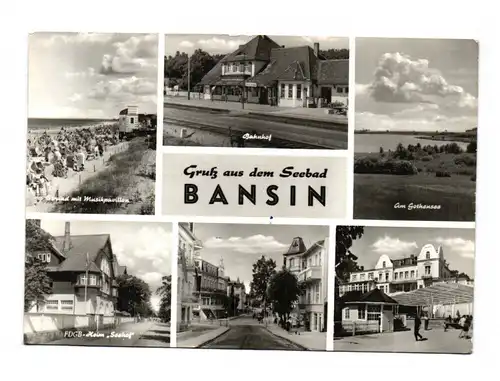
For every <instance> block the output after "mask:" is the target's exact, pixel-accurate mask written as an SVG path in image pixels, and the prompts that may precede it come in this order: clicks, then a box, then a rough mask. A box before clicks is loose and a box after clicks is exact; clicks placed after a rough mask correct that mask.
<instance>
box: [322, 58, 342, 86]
mask: <svg viewBox="0 0 500 381" xmlns="http://www.w3.org/2000/svg"><path fill="white" fill-rule="evenodd" d="M318 66H319V68H318V85H348V84H349V60H347V59H344V60H322V61H318Z"/></svg>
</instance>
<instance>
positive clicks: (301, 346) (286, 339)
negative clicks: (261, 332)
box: [265, 327, 311, 351]
mask: <svg viewBox="0 0 500 381" xmlns="http://www.w3.org/2000/svg"><path fill="white" fill-rule="evenodd" d="M265 328H266V330H267V331H268V332H269V333H270V334H271V335H273V336H275V337H278V338H280V339H283V340H285V341H287V342H289V343H290V344H293V345H295V346H297V347H299V348H301V349H302V350H304V351H310V350H311V349H309V348H307V347H304V346H303V345H302V344H298V343H296V342H295V341H293V340H290V339H288V338H286V337H283V336H280V335H277V334H275V333H274V332H273V331H271V330H270V329H269V328H267V327H265Z"/></svg>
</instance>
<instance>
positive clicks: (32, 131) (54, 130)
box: [28, 121, 118, 138]
mask: <svg viewBox="0 0 500 381" xmlns="http://www.w3.org/2000/svg"><path fill="white" fill-rule="evenodd" d="M114 125H116V126H117V127H118V121H109V122H100V123H95V124H87V125H81V126H70V127H64V130H65V131H76V130H81V129H90V130H91V131H94V130H96V129H98V128H100V127H112V126H114ZM59 131H61V127H57V126H55V127H51V128H29V127H28V138H29V137H30V136H38V135H42V134H43V133H47V134H48V135H57V134H58V133H59Z"/></svg>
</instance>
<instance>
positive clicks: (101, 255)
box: [24, 219, 172, 347]
mask: <svg viewBox="0 0 500 381" xmlns="http://www.w3.org/2000/svg"><path fill="white" fill-rule="evenodd" d="M171 235H172V225H171V224H169V223H147V222H146V223H138V222H117V221H111V222H105V221H75V220H72V221H66V222H65V221H63V220H50V219H42V220H27V221H26V256H25V283H24V284H25V290H24V311H25V312H24V342H25V343H26V344H55V345H84V346H90V345H92V346H136V347H169V346H170V315H171V314H170V307H171V291H170V290H171V283H172V278H171V273H170V268H171V256H170V249H171V247H172V245H171V242H172V237H171Z"/></svg>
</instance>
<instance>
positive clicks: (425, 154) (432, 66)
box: [354, 38, 478, 221]
mask: <svg viewBox="0 0 500 381" xmlns="http://www.w3.org/2000/svg"><path fill="white" fill-rule="evenodd" d="M355 66H356V73H355V80H356V98H355V115H356V116H355V127H356V131H355V139H354V151H355V162H354V218H359V219H371V220H420V221H428V220H432V221H475V210H476V207H475V205H476V203H475V195H476V158H477V136H478V135H477V134H478V125H477V123H478V120H477V119H478V118H477V101H478V99H477V97H478V43H477V41H474V40H440V39H411V38H357V39H356V64H355Z"/></svg>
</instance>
